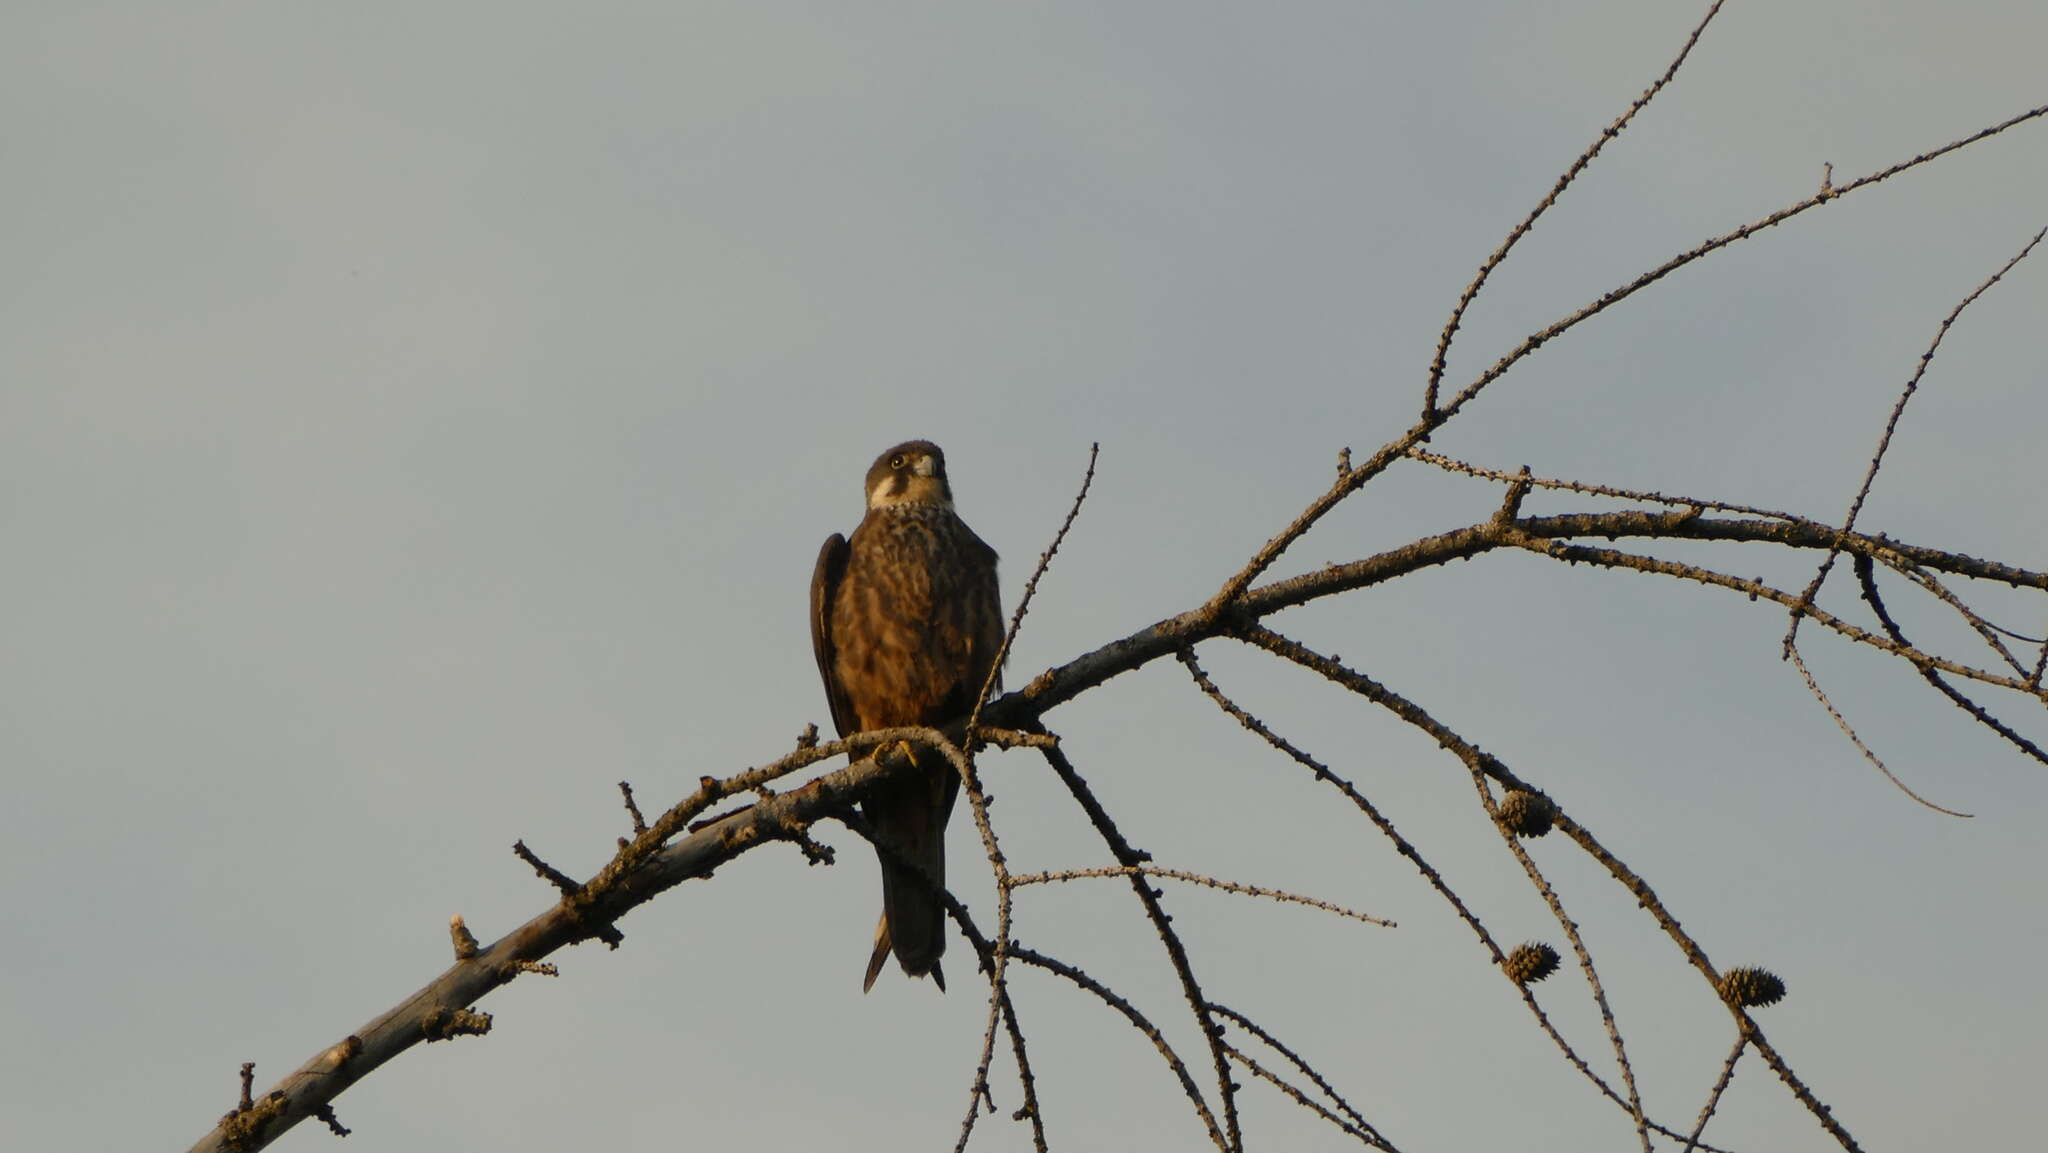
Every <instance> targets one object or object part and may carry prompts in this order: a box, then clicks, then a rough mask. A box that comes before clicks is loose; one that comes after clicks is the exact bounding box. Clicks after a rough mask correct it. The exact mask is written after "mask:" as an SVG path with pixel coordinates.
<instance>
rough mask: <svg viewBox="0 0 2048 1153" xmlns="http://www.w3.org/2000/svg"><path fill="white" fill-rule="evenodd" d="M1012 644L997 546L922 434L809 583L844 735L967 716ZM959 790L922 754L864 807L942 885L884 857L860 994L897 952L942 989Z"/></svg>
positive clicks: (875, 483) (836, 538)
mask: <svg viewBox="0 0 2048 1153" xmlns="http://www.w3.org/2000/svg"><path fill="white" fill-rule="evenodd" d="M1002 642H1003V617H1002V605H1001V603H1000V599H999V594H998V590H997V587H996V554H995V550H994V549H992V548H990V547H988V546H987V545H986V544H983V543H982V540H981V538H980V537H978V536H975V535H974V530H973V529H970V528H968V527H967V524H966V522H964V521H962V520H961V519H960V518H959V516H958V515H956V514H955V513H954V512H953V490H952V488H951V486H949V485H948V484H947V483H946V454H945V453H943V452H941V451H939V446H938V445H935V444H933V443H931V442H930V441H926V440H913V441H908V442H906V443H904V444H899V445H897V446H896V447H895V448H892V449H890V450H889V451H887V452H885V453H883V454H882V455H881V456H879V457H876V458H875V463H874V465H873V467H871V468H869V469H868V477H867V515H865V516H863V517H861V521H860V527H858V528H856V529H854V530H853V539H852V540H848V539H846V538H845V537H842V536H840V535H839V534H838V533H833V534H832V535H831V537H829V538H827V539H826V541H825V547H824V548H822V549H819V550H818V567H817V571H816V572H814V573H813V574H812V575H811V647H812V648H813V649H814V650H816V652H817V656H818V672H819V673H820V674H821V675H822V676H823V677H824V678H825V697H826V699H827V700H828V701H830V702H831V705H832V723H833V724H834V725H836V726H837V727H838V729H839V735H840V736H842V737H848V736H852V735H853V734H854V733H858V732H864V731H866V730H869V729H886V728H892V727H895V726H898V725H938V724H941V723H943V722H945V721H949V720H953V719H955V718H959V717H964V716H966V715H967V714H968V713H969V712H971V711H973V709H974V706H975V703H976V696H977V694H979V693H980V692H981V687H982V683H983V682H984V681H986V680H987V679H988V675H989V669H990V667H991V666H992V665H993V664H994V662H995V659H996V650H997V649H998V648H1000V647H1001V646H1002ZM959 791H960V778H959V776H958V775H957V774H956V773H955V772H954V771H953V768H952V766H951V765H948V764H947V763H946V762H945V761H944V760H943V759H941V758H939V757H938V756H937V755H936V754H934V753H932V752H931V751H930V750H926V751H925V752H924V753H923V754H922V755H921V756H920V758H919V760H918V768H917V770H916V771H915V772H913V773H912V774H911V775H910V776H909V777H908V778H907V779H905V780H903V781H900V782H896V783H892V784H891V785H889V786H888V787H887V789H886V790H885V791H883V792H880V793H877V794H875V795H874V796H871V797H869V798H868V800H867V801H865V802H864V803H863V804H862V806H861V812H862V814H863V815H864V816H865V817H866V818H867V820H868V822H869V823H870V824H872V825H873V826H874V827H875V828H876V829H877V830H879V831H880V833H881V834H882V836H883V837H884V838H885V839H886V840H889V841H892V842H894V843H895V844H896V845H898V846H900V847H901V848H902V850H903V852H904V853H905V854H906V855H907V856H908V857H909V858H910V859H911V860H913V861H915V862H917V864H918V865H919V866H920V867H921V868H922V870H923V871H924V872H926V873H929V874H930V876H931V878H932V880H931V881H927V880H926V879H925V878H924V876H923V875H921V874H920V872H919V871H918V870H917V869H912V868H909V867H906V866H905V865H903V864H901V863H899V862H898V861H894V860H892V859H890V856H889V855H888V854H886V853H882V854H878V855H880V856H881V860H882V920H881V923H880V924H878V925H876V926H875V951H874V955H873V956H872V957H870V958H869V960H868V972H867V980H866V981H865V982H864V983H863V984H862V985H861V988H862V990H863V991H865V990H867V989H871V988H873V987H874V984H875V977H876V975H877V974H879V973H880V972H881V971H882V963H883V962H884V961H885V960H887V959H888V956H889V953H890V951H891V950H892V949H893V950H894V951H895V953H896V961H897V963H898V964H900V965H902V966H903V971H904V972H905V973H908V974H910V975H911V976H913V977H922V976H924V975H925V974H927V973H929V974H931V977H932V979H933V980H934V981H936V982H938V985H939V988H941V989H944V988H945V987H946V978H945V974H943V973H942V972H940V971H939V954H941V953H943V952H945V950H946V915H945V911H944V909H943V908H941V907H940V904H939V896H938V892H937V890H935V889H934V888H933V887H932V882H933V881H935V882H937V883H938V884H940V885H944V884H945V881H946V849H945V833H946V818H947V817H949V816H950V815H952V812H953V798H954V797H955V795H957V794H958V793H959Z"/></svg>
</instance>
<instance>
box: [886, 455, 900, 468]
mask: <svg viewBox="0 0 2048 1153" xmlns="http://www.w3.org/2000/svg"><path fill="white" fill-rule="evenodd" d="M889 467H890V468H902V467H903V458H902V457H901V456H892V457H890V458H889Z"/></svg>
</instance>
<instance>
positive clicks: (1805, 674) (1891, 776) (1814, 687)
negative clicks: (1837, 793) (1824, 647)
mask: <svg viewBox="0 0 2048 1153" xmlns="http://www.w3.org/2000/svg"><path fill="white" fill-rule="evenodd" d="M1786 652H1787V655H1789V656H1790V657H1791V658H1792V667H1793V668H1796V669H1798V670H1799V679H1801V680H1803V681H1805V682H1806V691H1807V692H1810V693H1812V694H1813V699H1814V700H1817V701H1819V702H1820V707H1821V708H1824V709H1826V710H1827V711H1828V716H1830V717H1833V718H1834V721H1835V727H1836V728H1838V729H1840V730H1842V735H1843V736H1845V737H1848V738H1849V743H1850V744H1852V745H1855V746H1856V751H1857V752H1859V753H1862V754H1863V759H1864V760H1866V761H1869V762H1870V763H1871V765H1872V767H1874V768H1876V769H1877V771H1878V772H1880V773H1883V774H1884V779H1885V780H1887V781H1890V782H1891V783H1892V785H1893V787H1894V788H1896V789H1898V790H1899V791H1900V792H1902V793H1904V794H1906V795H1907V796H1909V797H1911V798H1913V799H1914V800H1915V801H1918V802H1920V803H1921V804H1923V805H1925V806H1927V807H1928V808H1930V809H1933V810H1934V811H1935V812H1937V813H1945V814H1947V815H1948V816H1951V817H1969V816H1972V815H1974V814H1971V813H1964V812H1959V811H1957V810H1955V809H1951V808H1948V807H1946V806H1943V805H1937V804H1935V803H1934V802H1933V801H1930V800H1928V799H1927V798H1926V797H1923V796H1921V795H1920V794H1919V793H1916V792H1914V791H1913V789H1912V787H1911V786H1910V785H1908V784H1906V782H1904V781H1902V780H1900V779H1899V776H1898V774H1897V773H1894V772H1892V771H1891V769H1890V768H1888V767H1887V766H1886V765H1885V763H1884V761H1883V760H1881V759H1880V758H1879V757H1878V755H1877V754H1876V753H1875V752H1873V751H1872V750H1871V748H1870V746H1869V745H1866V744H1864V743H1863V738H1862V737H1860V736H1857V735H1856V729H1855V728H1854V727H1853V726H1851V725H1850V724H1849V721H1848V718H1846V717H1844V716H1842V712H1841V710H1840V709H1837V708H1836V707H1835V702H1834V701H1832V700H1829V699H1828V694H1827V692H1826V691H1825V690H1823V689H1822V688H1821V687H1820V682H1819V681H1817V680H1814V679H1813V670H1811V669H1809V668H1807V667H1806V658H1805V657H1803V656H1801V655H1800V654H1799V646H1798V645H1796V644H1795V645H1793V646H1792V647H1791V648H1790V649H1788V650H1786Z"/></svg>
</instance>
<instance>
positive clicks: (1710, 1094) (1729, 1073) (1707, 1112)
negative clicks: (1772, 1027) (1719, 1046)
mask: <svg viewBox="0 0 2048 1153" xmlns="http://www.w3.org/2000/svg"><path fill="white" fill-rule="evenodd" d="M1747 1048H1749V1037H1748V1035H1747V1034H1744V1033H1737V1034H1736V1035H1735V1047H1734V1048H1733V1049H1730V1050H1728V1059H1727V1060H1726V1061H1723V1062H1721V1075H1720V1076H1718V1077H1716V1078H1714V1087H1713V1088H1712V1089H1709V1090H1708V1091H1707V1101H1706V1104H1704V1105H1701V1106H1700V1119H1699V1120H1698V1121H1695V1122H1693V1126H1692V1132H1691V1133H1688V1134H1686V1137H1685V1148H1684V1149H1683V1150H1681V1151H1680V1153H1692V1151H1693V1150H1695V1149H1697V1148H1699V1147H1700V1134H1702V1133H1705V1132H1706V1131H1707V1122H1708V1121H1710V1120H1712V1119H1713V1117H1714V1110H1715V1109H1718V1108H1720V1105H1721V1094H1723V1093H1726V1092H1727V1091H1728V1083H1729V1082H1730V1081H1733V1080H1734V1079H1735V1063H1736V1062H1737V1061H1740V1060H1741V1059H1742V1051H1743V1050H1744V1049H1747Z"/></svg>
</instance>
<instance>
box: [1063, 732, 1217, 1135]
mask: <svg viewBox="0 0 2048 1153" xmlns="http://www.w3.org/2000/svg"><path fill="white" fill-rule="evenodd" d="M1039 752H1040V755H1042V756H1044V757H1045V760H1046V763H1047V764H1049V765H1051V766H1052V770H1053V772H1054V773H1056V774H1058V775H1059V778H1060V781H1061V783H1063V784H1065V785H1066V786H1067V791H1068V792H1069V793H1071V794H1072V795H1073V797H1074V799H1075V800H1076V801H1078V802H1079V803H1080V805H1081V809H1082V811H1083V812H1085V813H1087V814H1088V819H1089V822H1090V823H1091V824H1093V825H1094V826H1095V831H1096V833H1097V834H1098V835H1099V836H1101V837H1102V840H1103V843H1104V844H1106V845H1108V846H1109V851H1110V853H1111V855H1113V856H1114V857H1115V858H1116V859H1117V863H1118V864H1121V865H1124V866H1126V867H1135V866H1138V865H1143V864H1145V863H1146V862H1148V861H1150V860H1151V859H1152V855H1151V854H1150V853H1147V852H1144V851H1142V850H1139V849H1137V848H1134V847H1132V845H1131V843H1130V842H1129V841H1127V840H1125V839H1124V835H1123V833H1122V831H1120V830H1119V829H1118V828H1117V827H1116V823H1115V822H1114V821H1112V820H1110V819H1109V813H1108V812H1107V811H1106V810H1104V809H1103V807H1102V804H1101V802H1100V801H1098V800H1096V799H1095V794H1094V791H1093V790H1091V789H1090V788H1089V787H1088V782H1087V781H1085V780H1083V779H1082V778H1081V774H1080V771H1079V770H1077V769H1075V768H1074V765H1073V762H1071V761H1069V760H1068V759H1067V754H1066V753H1065V752H1064V751H1062V750H1060V749H1041V750H1039ZM1131 891H1132V892H1134V893H1136V894H1137V897H1138V903H1139V904H1140V905H1142V906H1144V909H1145V916H1146V918H1147V919H1148V920H1150V921H1151V922H1152V930H1153V932H1155V933H1157V934H1158V936H1159V940H1160V943H1161V944H1163V945H1164V946H1165V947H1166V956H1167V959H1168V960H1170V961H1171V962H1172V963H1173V971H1174V973H1175V975H1176V976H1178V977H1179V978H1180V987H1181V992H1182V994H1183V995H1184V996H1185V997H1186V998H1187V1002H1188V1008H1189V1010H1190V1011H1191V1012H1193V1014H1194V1016H1195V1023H1196V1024H1197V1025H1199V1026H1200V1027H1201V1030H1202V1036H1203V1038H1204V1039H1206V1040H1207V1041H1208V1043H1209V1054H1210V1057H1211V1058H1212V1059H1213V1060H1214V1062H1215V1066H1216V1093H1217V1096H1218V1097H1219V1098H1220V1099H1221V1101H1222V1107H1223V1108H1222V1112H1223V1131H1224V1134H1226V1136H1225V1139H1224V1140H1223V1141H1222V1146H1223V1148H1224V1149H1226V1150H1228V1151H1232V1153H1236V1151H1239V1150H1242V1149H1243V1148H1244V1136H1243V1133H1242V1132H1241V1131H1240V1129H1239V1128H1238V1120H1237V1084H1236V1082H1235V1081H1233V1080H1232V1079H1231V1076H1230V1061H1229V1059H1228V1058H1227V1057H1225V1056H1224V1054H1223V1043H1222V1039H1221V1038H1220V1036H1219V1035H1218V1033H1217V1030H1216V1022H1215V1020H1214V1019H1213V1018H1212V1017H1211V1016H1210V1014H1209V1000H1208V998H1207V997H1205V996H1203V994H1202V987H1201V985H1200V984H1199V983H1197V982H1196V980H1195V970H1194V964H1193V963H1192V962H1191V961H1189V960H1188V951H1187V947H1186V946H1185V945H1184V944H1182V943H1181V939H1180V934H1179V933H1177V932H1175V931H1174V928H1173V923H1172V919H1171V918H1169V917H1168V916H1167V915H1166V910H1165V909H1164V908H1163V907H1162V906H1161V905H1160V903H1159V893H1158V892H1157V891H1156V890H1154V889H1153V888H1152V886H1151V885H1150V884H1147V883H1146V881H1145V878H1144V877H1143V876H1142V875H1137V876H1133V877H1132V878H1131ZM1212 1124H1213V1123H1212Z"/></svg>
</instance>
